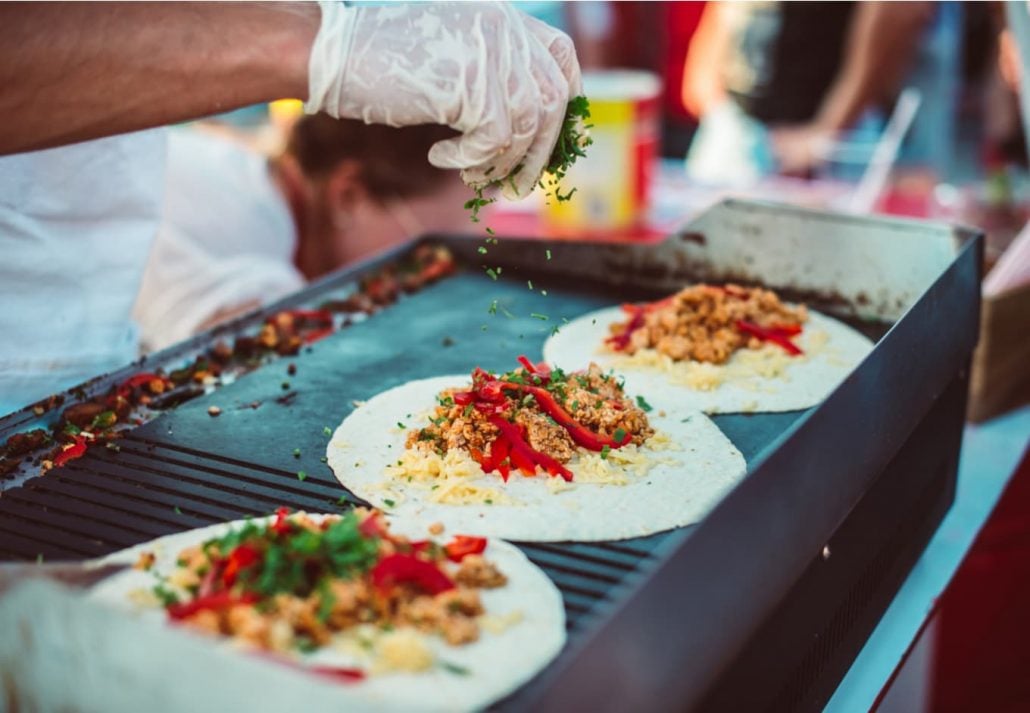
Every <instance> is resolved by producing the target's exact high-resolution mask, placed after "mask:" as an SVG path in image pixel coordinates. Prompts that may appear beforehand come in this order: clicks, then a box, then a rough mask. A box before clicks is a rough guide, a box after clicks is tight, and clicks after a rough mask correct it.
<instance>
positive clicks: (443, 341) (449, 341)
mask: <svg viewBox="0 0 1030 713" xmlns="http://www.w3.org/2000/svg"><path fill="white" fill-rule="evenodd" d="M440 346H442V347H453V346H454V340H453V339H451V338H450V337H444V338H443V339H441V340H440Z"/></svg>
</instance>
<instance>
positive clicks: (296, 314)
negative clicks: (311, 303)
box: [286, 309, 333, 325]
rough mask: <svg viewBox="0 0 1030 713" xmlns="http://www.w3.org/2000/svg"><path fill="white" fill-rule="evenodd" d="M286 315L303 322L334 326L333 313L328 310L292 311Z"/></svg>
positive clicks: (287, 311)
mask: <svg viewBox="0 0 1030 713" xmlns="http://www.w3.org/2000/svg"><path fill="white" fill-rule="evenodd" d="M286 314H288V315H290V316H291V317H293V318H294V319H295V320H300V321H303V322H315V323H316V324H321V325H332V323H333V313H332V312H330V311H329V310H327V309H290V310H286Z"/></svg>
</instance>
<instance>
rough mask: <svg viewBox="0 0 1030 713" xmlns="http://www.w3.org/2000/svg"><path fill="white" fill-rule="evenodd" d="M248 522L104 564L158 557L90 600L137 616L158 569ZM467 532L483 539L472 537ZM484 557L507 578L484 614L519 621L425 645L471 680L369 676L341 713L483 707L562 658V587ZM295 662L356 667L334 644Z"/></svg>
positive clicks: (516, 555)
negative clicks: (470, 637)
mask: <svg viewBox="0 0 1030 713" xmlns="http://www.w3.org/2000/svg"><path fill="white" fill-rule="evenodd" d="M312 517H315V518H317V517H319V516H318V515H313V516H312ZM430 522H432V521H430V520H424V521H419V522H417V523H416V522H414V521H411V520H407V521H402V520H398V519H396V518H390V529H391V531H393V532H396V533H398V534H403V535H407V536H409V537H411V538H412V539H425V537H426V535H427V532H426V528H427V526H428V523H430ZM243 524H244V521H242V520H241V521H237V522H230V523H221V524H218V525H213V526H211V527H205V528H202V529H198V530H190V531H188V532H182V533H179V534H176V535H169V536H167V537H162V538H159V539H157V540H154V541H152V542H148V543H145V544H142V545H138V546H136V547H132V548H130V549H128V550H123V551H122V552H119V553H116V554H114V555H111V556H110V557H108V558H107V559H106V561H110V562H125V563H130V564H131V563H134V562H136V560H137V559H138V558H139V556H140V554H141V553H142V552H153V553H154V554H155V555H156V556H157V559H156V561H155V564H154V568H153V570H152V571H150V572H143V571H139V570H126V571H125V572H123V573H120V574H118V575H115V576H113V577H110V578H109V579H107V580H105V581H104V582H102V583H100V584H99V585H97V586H96V587H94V588H93V589H92V590H91V593H90V595H91V596H93V597H96V598H98V599H102V600H104V601H107V602H110V603H111V604H113V605H116V606H119V607H123V608H126V609H127V610H135V609H136V608H137V607H136V605H134V604H133V601H132V599H133V592H136V591H138V590H141V589H144V590H149V589H150V588H152V587H153V586H154V584H156V582H157V579H156V578H155V576H154V572H155V571H156V572H163V573H168V572H170V571H171V570H172V569H173V568H174V566H175V560H176V557H177V556H178V554H179V552H181V551H182V550H183V549H185V548H187V547H191V546H194V545H198V544H200V543H202V542H204V541H205V540H208V539H211V538H213V537H219V536H221V535H223V534H225V533H226V532H227V531H228V530H229V529H230V528H239V527H242V526H243ZM454 534H458V531H456V530H448V531H446V532H444V533H443V534H442V535H440V536H439V537H438V538H437V539H438V540H439V541H440V542H441V543H443V542H446V541H447V540H448V539H450V537H451V536H452V535H454ZM461 534H478V533H470V532H468V531H466V532H464V533H461ZM483 556H484V557H486V558H487V559H488V560H489V561H491V562H493V563H494V564H496V565H497V567H498V569H499V570H500V571H501V572H503V573H504V574H505V576H507V578H508V584H507V585H505V586H504V587H500V588H498V589H483V590H480V598H481V600H482V602H483V607H484V609H485V611H486V614H487V615H488V616H493V617H502V618H503V617H505V616H509V615H512V614H513V613H515V612H518V613H520V614H521V620H519V621H518V622H517V623H512V624H510V625H509V626H508V627H507V628H505V629H503V631H501V632H500V633H499V634H494V633H491V632H489V631H487V630H486V628H485V627H480V638H479V640H478V641H476V642H473V643H471V644H466V645H464V646H449V645H447V644H446V643H445V642H444V641H443V640H442V639H441V638H439V637H435V636H427V637H426V638H425V640H426V642H427V643H428V645H429V647H430V648H431V649H432V650H433V652H434V654H435V655H436V659H437V661H438V662H446V663H448V664H453V665H454V666H460V667H462V668H465V669H467V670H468V671H469V673H468V675H460V674H455V673H452V672H449V671H447V670H445V669H443V668H440V667H434V668H432V669H430V670H428V671H423V672H419V673H385V674H379V675H371V676H369V677H368V678H366V679H365V680H363V681H359V682H355V683H348V684H341V685H340V686H339V688H340V704H341V708H340V710H345V709H347V710H373V709H374V710H399V711H410V710H417V711H437V710H439V711H456V710H477V709H482V708H485V707H487V706H489V705H490V704H491V703H493V702H495V701H497V700H500V699H501V698H503V697H504V696H506V695H508V694H509V693H511V692H512V691H514V690H516V689H517V688H518V687H519V686H521V685H522V684H524V683H526V682H527V681H528V680H529V679H530V678H532V677H533V676H535V675H536V674H537V673H538V672H539V671H540V670H541V669H543V668H544V666H546V665H547V664H548V663H549V662H550V661H551V660H552V659H553V658H554V657H555V656H557V655H558V653H559V652H560V651H561V649H562V647H563V646H564V645H565V608H564V605H563V603H562V598H561V593H560V592H559V591H558V589H557V587H555V586H554V584H553V583H552V582H551V580H550V579H548V577H547V575H545V574H544V573H543V572H542V571H540V569H539V568H537V566H536V565H534V564H533V563H531V562H530V561H529V560H528V559H526V557H525V555H523V554H522V553H521V552H520V551H519V550H518V549H517V548H516V547H514V546H513V545H510V544H508V543H507V542H502V541H500V540H496V539H491V540H490V541H489V543H488V545H487V548H486V551H485V552H484V553H483ZM138 616H139V617H140V619H141V625H151V626H164V625H167V615H166V614H165V612H164V610H163V609H161V608H149V609H144V610H142V611H139V612H138ZM198 636H204V635H203V634H198ZM212 643H217V644H218V645H220V646H222V648H223V650H224V651H225V654H226V655H227V656H243V655H245V654H244V653H243V652H240V651H238V650H236V649H235V648H234V647H233V646H232V645H231V644H230V643H228V642H218V640H217V639H214V638H213V637H212ZM295 661H296V662H297V663H300V664H301V665H313V666H340V667H351V666H354V665H355V661H354V659H353V658H352V655H350V654H348V653H347V651H346V650H340V649H334V648H333V647H332V646H331V645H330V646H327V647H324V648H322V649H320V650H319V651H317V652H316V653H314V654H312V655H310V656H307V657H303V658H298V659H295ZM183 685H189V682H188V681H184V682H183Z"/></svg>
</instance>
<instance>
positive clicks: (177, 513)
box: [175, 505, 182, 515]
mask: <svg viewBox="0 0 1030 713" xmlns="http://www.w3.org/2000/svg"><path fill="white" fill-rule="evenodd" d="M175 514H176V515H182V510H180V509H179V506H178V505H176V506H175Z"/></svg>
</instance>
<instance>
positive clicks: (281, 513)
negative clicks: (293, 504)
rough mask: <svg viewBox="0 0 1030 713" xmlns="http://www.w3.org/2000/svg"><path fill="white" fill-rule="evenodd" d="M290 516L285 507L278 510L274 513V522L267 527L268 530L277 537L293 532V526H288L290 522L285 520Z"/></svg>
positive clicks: (288, 510)
mask: <svg viewBox="0 0 1030 713" xmlns="http://www.w3.org/2000/svg"><path fill="white" fill-rule="evenodd" d="M289 514H290V509H289V508H287V507H282V508H279V509H278V510H276V511H275V522H273V523H272V524H271V525H269V526H268V529H269V530H271V531H272V532H274V533H275V534H277V535H288V534H290V532H292V530H293V526H292V525H290V521H289V520H288V519H287V518H288V517H289Z"/></svg>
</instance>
